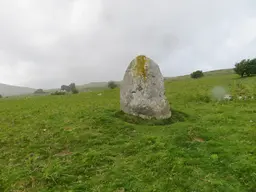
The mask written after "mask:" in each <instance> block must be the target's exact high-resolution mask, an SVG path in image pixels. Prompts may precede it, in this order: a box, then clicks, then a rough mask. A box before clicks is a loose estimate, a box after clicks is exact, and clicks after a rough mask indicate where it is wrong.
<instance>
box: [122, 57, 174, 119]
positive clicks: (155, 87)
mask: <svg viewBox="0 0 256 192" xmlns="http://www.w3.org/2000/svg"><path fill="white" fill-rule="evenodd" d="M120 107H121V110H122V111H123V112H125V113H127V114H131V115H135V116H139V117H141V118H144V119H151V118H156V119H166V118H169V117H171V111H170V106H169V102H168V100H167V99H166V96H165V88H164V78H163V75H162V73H161V71H160V68H159V66H158V65H157V64H156V63H155V62H154V61H153V60H151V59H150V58H148V57H146V56H143V55H140V56H137V57H136V58H135V59H133V60H132V62H131V63H130V65H129V66H128V68H127V70H126V72H125V75H124V78H123V81H122V84H121V90H120Z"/></svg>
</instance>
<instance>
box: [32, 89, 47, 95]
mask: <svg viewBox="0 0 256 192" xmlns="http://www.w3.org/2000/svg"><path fill="white" fill-rule="evenodd" d="M43 93H45V92H44V90H43V89H37V90H36V91H35V92H34V94H43Z"/></svg>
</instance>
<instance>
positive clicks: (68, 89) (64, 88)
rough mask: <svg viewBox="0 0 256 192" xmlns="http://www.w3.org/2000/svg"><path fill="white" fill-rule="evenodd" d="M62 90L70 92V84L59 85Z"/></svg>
mask: <svg viewBox="0 0 256 192" xmlns="http://www.w3.org/2000/svg"><path fill="white" fill-rule="evenodd" d="M60 89H61V90H62V91H67V92H70V91H71V88H70V86H68V85H61V88H60Z"/></svg>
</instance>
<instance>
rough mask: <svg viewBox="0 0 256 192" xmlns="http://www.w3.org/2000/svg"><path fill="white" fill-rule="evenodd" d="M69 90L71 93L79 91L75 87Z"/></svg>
mask: <svg viewBox="0 0 256 192" xmlns="http://www.w3.org/2000/svg"><path fill="white" fill-rule="evenodd" d="M71 91H72V93H73V94H77V93H79V91H78V89H77V88H72V90H71Z"/></svg>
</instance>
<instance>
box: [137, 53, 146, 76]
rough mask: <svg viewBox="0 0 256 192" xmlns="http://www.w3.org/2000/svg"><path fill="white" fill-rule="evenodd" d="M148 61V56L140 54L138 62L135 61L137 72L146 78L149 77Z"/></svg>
mask: <svg viewBox="0 0 256 192" xmlns="http://www.w3.org/2000/svg"><path fill="white" fill-rule="evenodd" d="M146 62H147V57H146V56H144V55H139V56H137V57H136V62H135V70H136V73H137V75H139V76H142V77H143V78H144V79H146V78H147V71H146Z"/></svg>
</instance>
